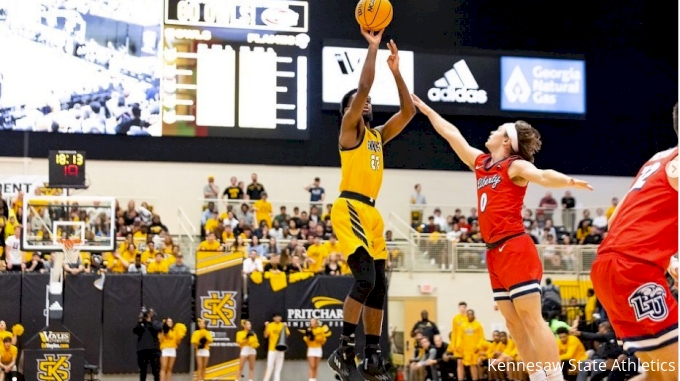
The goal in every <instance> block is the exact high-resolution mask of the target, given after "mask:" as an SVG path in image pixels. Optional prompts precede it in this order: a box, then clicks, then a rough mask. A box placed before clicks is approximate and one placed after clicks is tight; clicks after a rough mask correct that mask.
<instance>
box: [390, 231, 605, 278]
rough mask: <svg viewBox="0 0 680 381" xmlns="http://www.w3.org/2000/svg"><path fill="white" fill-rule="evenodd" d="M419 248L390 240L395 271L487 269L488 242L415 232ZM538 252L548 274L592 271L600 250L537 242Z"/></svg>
mask: <svg viewBox="0 0 680 381" xmlns="http://www.w3.org/2000/svg"><path fill="white" fill-rule="evenodd" d="M414 238H415V243H416V249H415V250H413V252H412V254H410V255H409V254H407V253H408V251H407V250H404V251H403V252H401V251H400V250H401V249H400V247H403V246H399V245H406V244H409V243H410V242H409V241H396V242H391V243H390V244H391V245H392V246H394V247H395V248H396V250H397V251H394V252H392V264H393V270H394V271H413V272H457V273H479V272H486V271H487V269H486V246H485V245H484V244H475V243H457V242H455V241H450V240H448V239H446V236H444V235H441V234H418V235H415V236H414ZM536 247H537V248H538V253H539V256H540V258H541V261H542V263H543V269H544V272H545V273H547V274H560V273H561V274H590V268H591V266H592V263H593V261H594V260H595V256H596V254H597V246H595V245H537V246H536Z"/></svg>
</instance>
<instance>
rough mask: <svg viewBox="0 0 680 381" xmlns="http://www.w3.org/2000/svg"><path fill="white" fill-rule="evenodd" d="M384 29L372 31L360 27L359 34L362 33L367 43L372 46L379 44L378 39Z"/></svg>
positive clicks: (380, 38)
mask: <svg viewBox="0 0 680 381" xmlns="http://www.w3.org/2000/svg"><path fill="white" fill-rule="evenodd" d="M384 31H385V29H383V30H381V31H378V32H374V31H372V30H368V29H364V28H361V34H363V35H364V38H365V39H366V41H368V45H369V46H373V47H379V46H380V41H381V40H382V35H383V32H384Z"/></svg>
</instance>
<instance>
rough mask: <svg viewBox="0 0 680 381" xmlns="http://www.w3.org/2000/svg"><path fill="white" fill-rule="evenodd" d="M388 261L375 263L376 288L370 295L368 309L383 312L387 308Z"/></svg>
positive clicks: (367, 301)
mask: <svg viewBox="0 0 680 381" xmlns="http://www.w3.org/2000/svg"><path fill="white" fill-rule="evenodd" d="M385 269H386V261H384V260H380V261H375V286H373V290H371V293H370V294H369V295H368V298H367V299H366V303H364V305H365V306H366V307H370V308H375V309H376V310H382V309H383V307H385V298H386V296H387V275H386V274H385V272H386V271H385Z"/></svg>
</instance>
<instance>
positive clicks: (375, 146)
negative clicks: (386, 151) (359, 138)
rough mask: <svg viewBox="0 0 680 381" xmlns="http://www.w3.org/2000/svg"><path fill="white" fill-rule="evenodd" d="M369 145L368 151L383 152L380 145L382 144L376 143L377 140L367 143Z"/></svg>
mask: <svg viewBox="0 0 680 381" xmlns="http://www.w3.org/2000/svg"><path fill="white" fill-rule="evenodd" d="M367 144H368V150H369V151H372V152H380V151H381V150H382V147H381V145H380V142H378V141H375V140H369V141H368V142H367Z"/></svg>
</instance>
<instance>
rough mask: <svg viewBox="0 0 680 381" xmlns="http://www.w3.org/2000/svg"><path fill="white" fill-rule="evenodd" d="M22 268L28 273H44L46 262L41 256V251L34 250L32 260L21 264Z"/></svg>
mask: <svg viewBox="0 0 680 381" xmlns="http://www.w3.org/2000/svg"><path fill="white" fill-rule="evenodd" d="M21 270H22V271H23V272H26V273H44V272H45V264H44V263H43V260H42V258H41V257H40V253H39V252H37V251H35V252H33V257H32V258H31V260H30V261H28V262H26V263H22V264H21Z"/></svg>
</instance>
